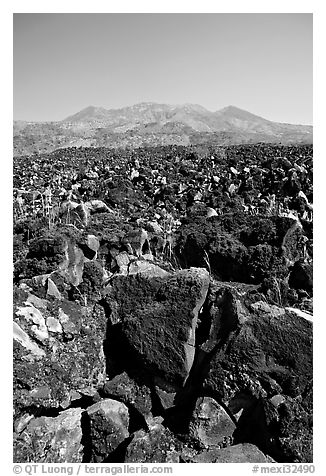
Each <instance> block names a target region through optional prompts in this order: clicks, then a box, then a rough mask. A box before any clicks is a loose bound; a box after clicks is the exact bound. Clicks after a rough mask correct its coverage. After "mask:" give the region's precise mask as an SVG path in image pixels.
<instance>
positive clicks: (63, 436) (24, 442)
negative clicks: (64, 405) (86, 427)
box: [14, 408, 83, 463]
mask: <svg viewBox="0 0 326 476" xmlns="http://www.w3.org/2000/svg"><path fill="white" fill-rule="evenodd" d="M82 412H83V410H82V409H81V408H72V409H69V410H65V411H63V412H61V413H60V414H59V415H58V416H57V417H54V418H52V417H40V418H33V419H32V420H31V421H30V422H29V423H28V425H27V427H26V428H25V429H24V430H23V431H22V432H21V433H20V435H19V437H18V438H17V440H16V442H15V447H14V462H17V463H27V462H33V463H81V462H82V459H83V445H82V443H81V440H82V429H81V415H82Z"/></svg>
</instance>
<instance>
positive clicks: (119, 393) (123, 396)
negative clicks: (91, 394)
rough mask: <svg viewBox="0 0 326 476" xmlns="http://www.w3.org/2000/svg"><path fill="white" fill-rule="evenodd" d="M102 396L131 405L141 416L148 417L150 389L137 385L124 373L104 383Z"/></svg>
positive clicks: (150, 403)
mask: <svg viewBox="0 0 326 476" xmlns="http://www.w3.org/2000/svg"><path fill="white" fill-rule="evenodd" d="M103 394H104V395H105V396H107V397H111V398H117V399H118V400H120V401H121V402H123V403H126V404H130V405H132V406H133V407H134V408H135V409H136V410H137V411H138V412H139V413H141V414H142V415H143V416H146V415H148V414H149V413H150V411H151V409H152V400H151V391H150V389H149V388H148V387H146V386H145V385H138V384H137V383H136V381H135V380H133V379H131V378H130V377H129V376H128V374H127V373H126V372H124V373H122V374H120V375H117V376H116V377H114V378H113V379H112V380H109V381H106V382H105V385H104V387H103Z"/></svg>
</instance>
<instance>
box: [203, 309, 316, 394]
mask: <svg viewBox="0 0 326 476" xmlns="http://www.w3.org/2000/svg"><path fill="white" fill-rule="evenodd" d="M311 372H312V324H311V322H309V321H307V320H305V319H303V318H300V317H298V316H297V317H296V316H294V315H292V314H290V313H284V312H283V311H282V310H280V312H275V310H273V308H272V309H270V310H269V311H268V312H261V309H259V311H257V312H256V314H251V316H250V318H249V319H247V320H246V321H245V322H244V323H243V324H242V325H241V327H240V328H239V329H238V330H236V331H235V332H233V333H231V334H230V337H229V338H228V339H227V341H226V343H225V344H224V346H223V348H221V349H220V350H219V351H218V352H217V353H216V355H215V357H214V358H213V360H212V362H211V368H210V372H209V375H208V377H207V379H206V386H207V388H210V389H212V390H213V391H215V392H216V394H217V395H218V397H219V398H220V399H221V400H222V401H224V402H227V401H228V400H229V399H230V398H232V396H233V395H234V393H235V392H238V391H245V392H249V393H251V394H252V395H259V394H260V395H261V391H262V388H264V387H265V386H266V383H267V382H271V379H272V380H275V381H276V382H277V383H278V384H279V385H280V386H281V387H282V388H283V391H284V393H286V394H289V395H293V394H294V395H295V394H298V393H300V392H301V391H303V389H304V388H305V386H306V385H307V383H308V381H309V380H310V378H311ZM268 388H269V386H268V385H267V386H266V391H268ZM257 391H258V394H257V393H256V392H257Z"/></svg>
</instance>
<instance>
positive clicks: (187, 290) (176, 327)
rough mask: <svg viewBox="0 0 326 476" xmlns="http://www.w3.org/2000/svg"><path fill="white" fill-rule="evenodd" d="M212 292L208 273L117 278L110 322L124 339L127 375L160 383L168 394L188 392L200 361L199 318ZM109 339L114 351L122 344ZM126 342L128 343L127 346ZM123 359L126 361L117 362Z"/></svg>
mask: <svg viewBox="0 0 326 476" xmlns="http://www.w3.org/2000/svg"><path fill="white" fill-rule="evenodd" d="M208 286H209V274H208V272H207V271H206V270H205V269H202V268H191V269H188V270H182V271H178V272H175V273H173V274H168V275H167V276H166V277H154V278H149V277H147V276H143V275H142V274H136V275H131V276H127V277H125V276H117V277H116V278H115V279H113V280H112V282H111V285H110V286H108V287H107V288H106V302H107V306H108V308H109V313H110V317H109V319H110V321H111V323H112V326H113V328H114V326H115V325H117V324H119V326H118V327H117V330H118V335H119V336H120V337H119V338H120V339H122V341H120V344H119V348H118V347H117V348H116V358H119V360H120V362H123V364H124V366H125V367H126V368H125V370H129V371H131V372H132V370H133V369H132V367H134V371H135V369H136V373H137V375H139V372H143V373H145V374H146V376H147V377H148V378H149V379H154V378H159V379H160V383H159V385H160V386H161V385H163V386H164V385H167V386H168V388H167V389H171V388H172V389H173V388H174V387H180V386H183V384H184V383H185V381H186V379H187V377H188V375H189V372H190V370H191V368H192V364H193V361H194V355H195V331H196V327H197V322H198V314H199V311H200V309H201V307H202V306H203V304H204V301H205V298H206V295H207V291H208ZM112 336H114V340H112V341H110V336H109V338H108V340H109V341H108V343H107V345H108V350H109V351H110V349H111V351H112V348H113V346H114V344H115V342H114V341H115V340H116V339H117V334H115V332H114V329H112ZM121 342H125V345H122V344H121ZM119 354H120V356H121V357H117V356H118V355H119Z"/></svg>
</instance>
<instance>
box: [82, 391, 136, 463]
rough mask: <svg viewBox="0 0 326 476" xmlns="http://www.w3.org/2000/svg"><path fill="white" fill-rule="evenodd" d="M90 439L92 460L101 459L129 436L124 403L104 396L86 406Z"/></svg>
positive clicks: (127, 413) (127, 416)
mask: <svg viewBox="0 0 326 476" xmlns="http://www.w3.org/2000/svg"><path fill="white" fill-rule="evenodd" d="M87 413H88V415H89V419H90V435H91V440H92V456H91V458H92V462H96V463H99V462H101V461H103V460H104V459H105V458H106V457H107V456H108V455H109V454H110V453H112V451H114V450H115V449H116V448H117V447H118V446H119V445H120V443H122V442H123V441H124V440H125V439H126V438H128V436H129V431H128V426H129V412H128V408H127V407H126V405H124V404H123V403H120V402H117V401H116V400H111V399H110V398H106V399H105V400H101V401H100V402H98V403H95V404H94V405H92V406H91V407H88V408H87Z"/></svg>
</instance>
